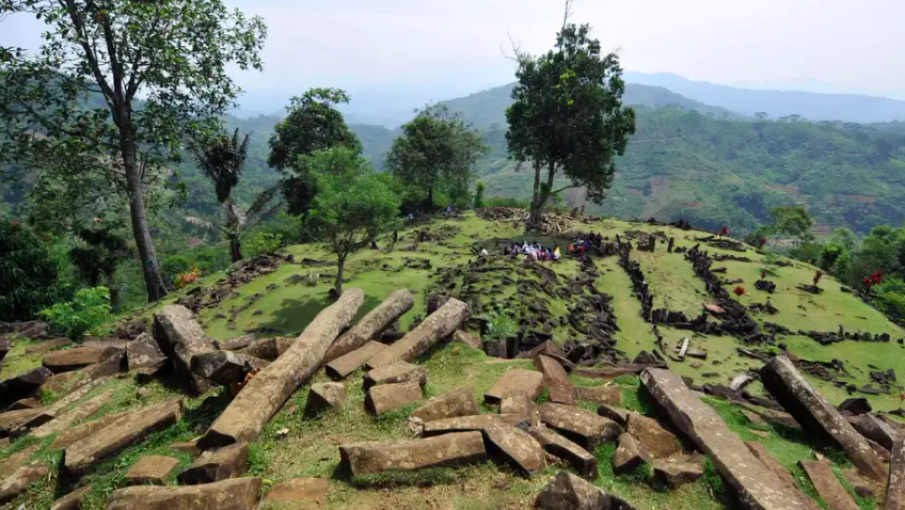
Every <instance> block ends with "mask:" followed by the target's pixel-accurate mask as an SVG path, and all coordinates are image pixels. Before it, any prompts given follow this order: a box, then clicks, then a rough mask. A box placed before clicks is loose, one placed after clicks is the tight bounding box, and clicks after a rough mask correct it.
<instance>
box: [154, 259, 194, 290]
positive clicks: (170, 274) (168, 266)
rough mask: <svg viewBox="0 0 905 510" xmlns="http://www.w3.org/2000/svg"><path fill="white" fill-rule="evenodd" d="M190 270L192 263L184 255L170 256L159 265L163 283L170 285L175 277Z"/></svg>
mask: <svg viewBox="0 0 905 510" xmlns="http://www.w3.org/2000/svg"><path fill="white" fill-rule="evenodd" d="M191 269H192V261H190V260H189V259H188V257H186V256H184V255H171V256H169V257H167V258H165V259H163V261H161V263H160V271H161V272H162V273H163V281H165V282H167V283H168V284H172V283H173V282H174V281H176V277H177V276H179V275H180V274H182V273H187V272H189V271H190V270H191Z"/></svg>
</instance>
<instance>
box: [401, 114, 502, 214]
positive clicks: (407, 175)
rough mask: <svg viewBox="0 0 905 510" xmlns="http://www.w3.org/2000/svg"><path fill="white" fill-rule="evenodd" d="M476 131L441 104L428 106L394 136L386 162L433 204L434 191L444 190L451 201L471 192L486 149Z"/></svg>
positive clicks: (426, 203)
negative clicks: (470, 188)
mask: <svg viewBox="0 0 905 510" xmlns="http://www.w3.org/2000/svg"><path fill="white" fill-rule="evenodd" d="M486 150H487V149H486V147H485V146H484V143H483V142H482V141H481V137H480V135H479V134H478V132H477V131H474V130H472V129H471V127H470V126H468V125H467V124H465V122H463V121H462V119H461V116H460V115H456V114H452V113H450V112H449V110H448V109H447V108H446V107H444V106H440V105H433V106H428V107H426V108H424V109H422V110H420V111H419V112H418V114H417V115H416V116H415V118H414V119H412V120H411V121H410V122H408V123H407V124H405V125H403V126H402V134H401V135H400V136H399V137H397V138H396V139H395V140H393V145H392V147H390V151H389V153H387V157H386V166H387V168H388V169H389V170H390V171H391V172H392V173H393V175H394V176H395V177H396V178H397V179H399V180H400V181H404V182H406V183H407V184H409V185H410V186H412V187H414V188H416V189H418V190H419V192H420V193H422V196H426V198H425V205H426V206H427V207H428V208H433V207H434V192H435V191H441V190H442V191H444V192H445V193H446V194H447V195H448V196H449V197H450V199H452V200H451V201H452V202H455V201H456V199H457V198H460V197H464V196H466V195H467V194H468V189H469V186H470V184H471V181H472V179H473V176H474V169H473V167H474V165H475V163H476V162H477V161H478V159H479V158H480V157H481V155H482V154H484V153H485V152H486Z"/></svg>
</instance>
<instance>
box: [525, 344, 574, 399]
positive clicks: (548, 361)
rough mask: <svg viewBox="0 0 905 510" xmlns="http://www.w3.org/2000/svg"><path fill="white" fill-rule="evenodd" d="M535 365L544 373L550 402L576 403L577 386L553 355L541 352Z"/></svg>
mask: <svg viewBox="0 0 905 510" xmlns="http://www.w3.org/2000/svg"><path fill="white" fill-rule="evenodd" d="M534 366H535V367H537V369H538V370H539V371H540V372H541V373H542V374H544V386H546V388H547V396H548V398H549V400H550V402H555V403H558V404H567V405H573V404H575V394H576V392H575V386H574V385H573V384H572V380H571V379H569V374H567V373H566V369H565V368H563V366H562V365H561V364H560V363H559V361H557V360H556V359H554V358H553V357H551V356H547V355H545V354H541V355H539V356H537V357H536V358H534Z"/></svg>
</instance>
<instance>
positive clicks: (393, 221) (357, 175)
mask: <svg viewBox="0 0 905 510" xmlns="http://www.w3.org/2000/svg"><path fill="white" fill-rule="evenodd" d="M301 159H303V160H304V165H305V166H306V167H307V168H309V169H310V170H311V172H312V175H313V176H314V178H315V179H316V182H317V194H316V195H315V196H314V200H313V202H312V205H311V212H310V216H309V221H308V225H309V227H310V228H311V230H312V232H313V233H314V236H315V238H316V239H318V240H319V241H320V242H322V243H324V244H325V245H326V247H327V249H328V250H330V251H331V252H332V253H334V254H336V256H337V259H338V260H339V268H338V270H337V274H336V283H335V285H334V290H335V293H336V295H337V296H338V295H340V294H341V293H342V279H343V270H344V268H345V262H346V257H347V256H348V255H349V254H350V253H353V252H355V251H357V250H360V249H362V248H364V247H366V246H368V245H369V244H370V243H372V242H373V241H374V240H375V239H376V238H377V236H378V235H380V234H382V233H384V232H387V231H389V230H392V229H393V228H394V227H397V226H398V224H399V218H398V216H399V204H400V198H399V196H398V195H397V194H396V193H395V192H394V191H393V188H392V186H391V184H390V183H389V182H388V179H387V176H386V175H385V174H379V173H377V172H376V171H375V170H374V169H373V168H371V167H370V166H369V165H368V162H367V161H366V160H365V159H364V158H362V157H361V156H359V155H358V154H357V153H356V152H354V151H353V150H351V149H349V148H344V147H335V148H332V149H328V150H326V151H319V152H315V153H314V154H312V155H310V156H302V158H301Z"/></svg>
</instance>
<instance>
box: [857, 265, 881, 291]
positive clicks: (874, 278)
mask: <svg viewBox="0 0 905 510" xmlns="http://www.w3.org/2000/svg"><path fill="white" fill-rule="evenodd" d="M882 282H883V271H880V270H879V269H878V270H877V271H876V272H875V273H874V274H872V275H870V276H868V277H866V278H864V279H863V280H861V283H862V284H863V285H864V292H865V293H866V294H870V290H871V289H872V288H873V286H874V285H880V283H882Z"/></svg>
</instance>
